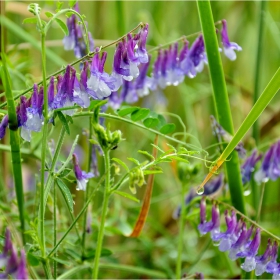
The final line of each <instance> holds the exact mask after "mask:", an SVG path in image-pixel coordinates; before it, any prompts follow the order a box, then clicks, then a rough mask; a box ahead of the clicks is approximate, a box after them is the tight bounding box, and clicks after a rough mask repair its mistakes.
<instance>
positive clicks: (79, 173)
mask: <svg viewBox="0 0 280 280" xmlns="http://www.w3.org/2000/svg"><path fill="white" fill-rule="evenodd" d="M73 164H74V173H75V176H76V179H77V187H76V189H77V190H78V191H80V190H81V191H85V190H86V187H87V182H88V180H89V179H90V178H92V177H94V175H93V174H92V173H91V172H89V173H87V172H85V171H83V170H81V168H80V166H79V162H78V158H77V155H76V154H73Z"/></svg>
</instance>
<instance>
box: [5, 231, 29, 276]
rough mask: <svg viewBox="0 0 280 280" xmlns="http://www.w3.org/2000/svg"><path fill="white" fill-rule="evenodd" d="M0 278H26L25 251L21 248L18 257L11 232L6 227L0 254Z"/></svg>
mask: <svg viewBox="0 0 280 280" xmlns="http://www.w3.org/2000/svg"><path fill="white" fill-rule="evenodd" d="M0 268H1V273H0V279H8V278H10V277H12V278H13V279H28V273H27V269H26V259H25V252H24V250H21V255H20V257H18V255H17V253H16V250H15V248H14V247H13V245H12V240H11V233H10V231H9V230H8V229H6V235H5V244H4V248H3V252H2V253H1V254H0Z"/></svg>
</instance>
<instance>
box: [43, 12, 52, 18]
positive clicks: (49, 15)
mask: <svg viewBox="0 0 280 280" xmlns="http://www.w3.org/2000/svg"><path fill="white" fill-rule="evenodd" d="M45 15H46V16H47V17H48V18H51V17H53V13H51V12H45Z"/></svg>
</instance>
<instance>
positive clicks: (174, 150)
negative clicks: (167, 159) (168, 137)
mask: <svg viewBox="0 0 280 280" xmlns="http://www.w3.org/2000/svg"><path fill="white" fill-rule="evenodd" d="M166 145H167V146H168V147H170V148H171V149H172V151H173V152H174V153H177V150H176V148H175V147H174V146H172V145H170V144H168V143H167V144H166Z"/></svg>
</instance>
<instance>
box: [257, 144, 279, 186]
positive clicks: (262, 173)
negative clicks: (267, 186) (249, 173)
mask: <svg viewBox="0 0 280 280" xmlns="http://www.w3.org/2000/svg"><path fill="white" fill-rule="evenodd" d="M279 177H280V141H278V142H277V143H275V144H273V145H272V146H271V147H270V148H269V150H268V151H267V152H266V154H265V155H264V159H263V162H262V165H261V168H260V169H259V170H258V171H257V172H256V173H255V180H256V181H257V182H258V183H261V182H267V181H268V180H269V179H270V180H272V181H275V180H277V179H278V178H279Z"/></svg>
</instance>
